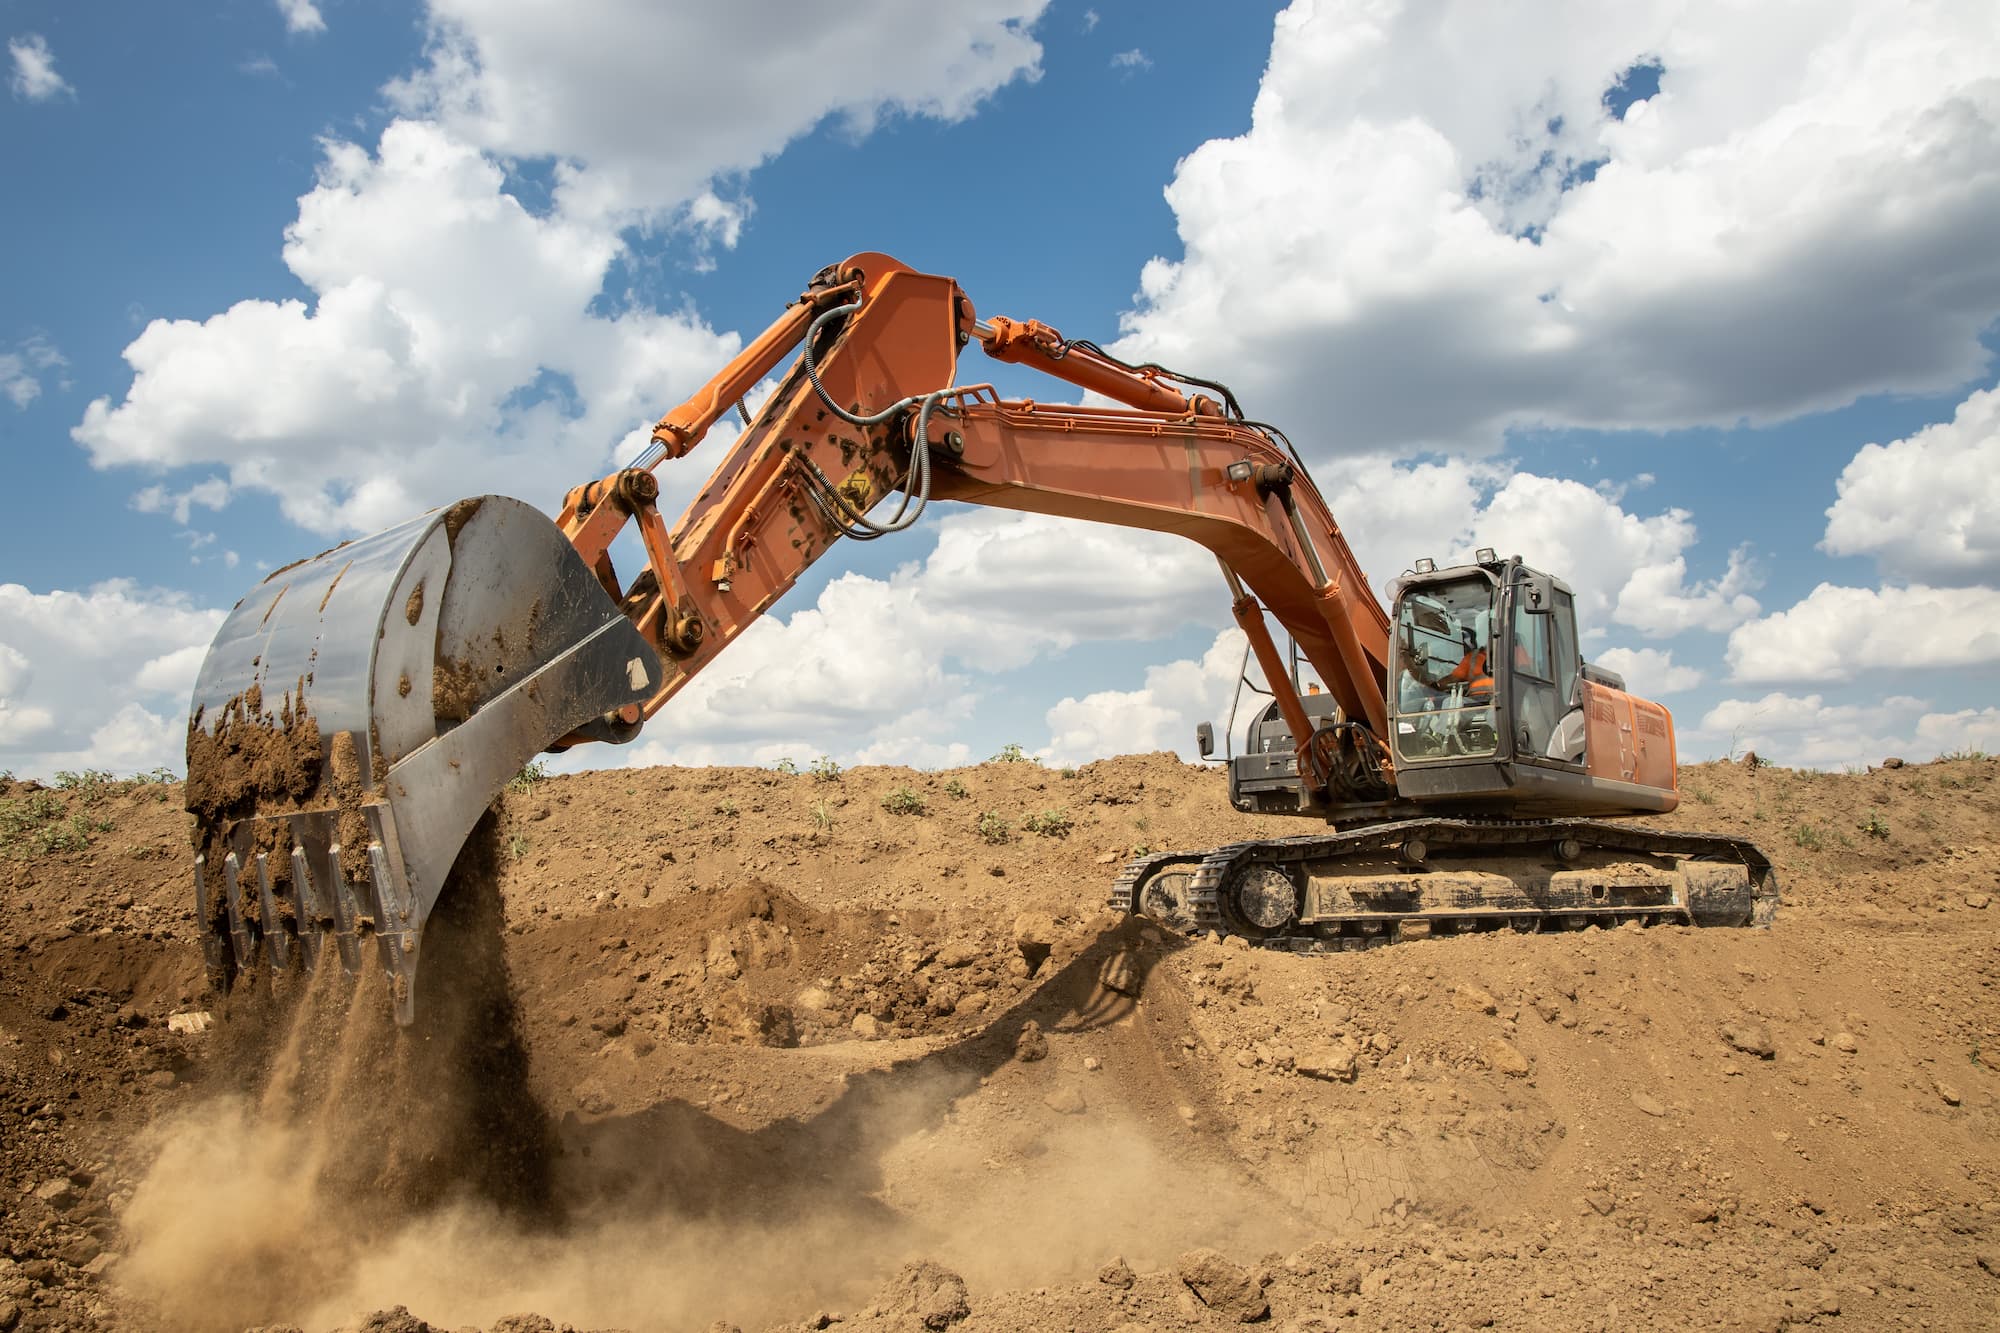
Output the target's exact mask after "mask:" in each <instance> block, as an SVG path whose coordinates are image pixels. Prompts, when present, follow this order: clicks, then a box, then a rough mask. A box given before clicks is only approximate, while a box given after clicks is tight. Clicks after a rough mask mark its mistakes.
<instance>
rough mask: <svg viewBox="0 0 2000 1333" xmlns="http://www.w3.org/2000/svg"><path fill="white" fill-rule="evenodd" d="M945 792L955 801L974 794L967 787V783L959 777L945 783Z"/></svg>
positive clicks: (968, 797)
mask: <svg viewBox="0 0 2000 1333" xmlns="http://www.w3.org/2000/svg"><path fill="white" fill-rule="evenodd" d="M944 794H945V795H946V796H949V797H951V799H952V800H954V801H963V800H968V799H970V798H971V796H972V793H971V792H969V791H967V790H966V789H965V784H964V783H963V782H960V781H959V780H958V779H957V778H953V779H952V780H951V781H950V782H947V783H945V784H944Z"/></svg>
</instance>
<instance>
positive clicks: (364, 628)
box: [187, 495, 661, 1023]
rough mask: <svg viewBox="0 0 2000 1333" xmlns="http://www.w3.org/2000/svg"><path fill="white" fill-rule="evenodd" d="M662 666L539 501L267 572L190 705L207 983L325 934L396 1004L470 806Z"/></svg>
mask: <svg viewBox="0 0 2000 1333" xmlns="http://www.w3.org/2000/svg"><path fill="white" fill-rule="evenodd" d="M660 674H661V672H660V662H659V658H658V656H657V655H656V654H655V653H654V651H653V649H652V648H651V647H650V646H648V645H647V643H646V642H645V640H644V639H643V638H641V636H640V635H639V632H638V631H637V630H636V629H634V628H633V626H632V624H631V622H629V621H628V620H627V619H626V618H625V617H624V616H623V615H622V614H620V612H619V610H618V608H617V606H616V605H614V604H613V603H612V601H611V599H610V597H608V596H607V595H606V593H605V591H604V589H603V587H602V586H601V585H600V584H599V583H598V581H597V579H596V578H595V577H594V576H593V575H592V573H591V572H590V570H589V569H588V568H587V567H586V566H585V565H584V563H583V561H582V559H581V558H580V557H579V556H578V555H577V553H576V551H575V549H574V548H573V547H572V546H571V545H570V544H569V542H568V541H567V540H566V539H565V538H564V536H563V534H562V532H561V531H560V530H559V529H558V528H557V527H556V526H555V524H553V523H551V522H550V521H549V520H548V518H546V517H545V516H544V515H543V514H542V513H541V512H540V511H538V510H536V509H534V508H533V507H531V506H529V505H526V504H523V503H521V502H520V501H518V500H510V499H507V498H505V497H504V496H496V495H488V496H482V497H479V498H476V499H470V500H463V501H461V502H459V503H458V504H455V505H453V506H451V507H450V508H449V509H443V510H435V511H433V512H431V513H428V514H425V515H424V516H422V517H421V518H415V519H412V520H410V521H409V522H407V523H403V524H401V525H399V526H397V527H394V528H390V529H389V530H387V531H386V532H380V533H377V534H375V535H374V536H372V537H366V538H363V539H361V540H359V541H354V542H348V543H346V544H344V545H341V546H338V547H335V548H334V549H333V550H331V551H328V552H326V553H325V554H324V555H320V556H317V557H315V558H313V559H311V560H307V561H303V562H301V563H299V564H296V565H291V566H288V567H286V568H284V569H281V570H278V571H277V572H276V573H274V574H272V575H271V576H270V577H269V578H267V579H265V580H264V582H263V583H261V584H259V585H258V586H257V588H256V589H255V591H253V592H252V593H251V594H250V595H249V596H248V597H245V598H244V599H243V600H242V601H241V602H239V603H237V605H236V609H235V610H234V611H232V612H231V613H230V616H229V618H228V619H227V620H226V621H224V622H223V625H222V629H221V631H220V632H219V633H218V634H217V635H216V637H215V642H214V643H213V644H212V645H211V646H210V647H209V650H208V657H207V659H206V660H205V661H204V662H203V663H202V668H201V675H200V677H199V679H198V680H197V682H196V684H195V691H194V702H193V710H192V713H191V714H190V716H189V719H188V780H187V803H188V809H189V810H190V811H191V812H192V813H193V814H194V816H195V822H196V829H195V853H196V855H195V863H194V890H195V910H196V913H197V917H198V920H199V921H200V923H201V927H202V930H203V932H204V934H203V949H204V953H205V957H206V961H207V965H208V972H209V977H210V980H211V982H212V983H213V984H214V985H215V986H216V988H217V989H218V990H225V989H227V988H228V987H229V986H231V985H232V984H233V983H234V982H235V981H236V980H237V978H238V977H239V976H240V975H242V974H244V973H247V972H250V971H251V970H253V969H256V968H259V967H262V966H269V967H270V968H271V969H273V970H283V969H286V968H289V967H295V966H303V967H305V968H307V969H310V968H313V967H315V966H326V965H329V963H330V962H333V961H336V960H335V959H329V957H328V955H329V953H331V954H333V955H337V962H338V963H339V965H340V966H342V967H344V968H346V969H347V970H348V971H350V972H358V971H359V970H360V968H361V965H362V962H363V957H364V952H363V951H364V950H367V949H370V948H374V949H377V950H379V951H380V956H381V962H382V964H383V970H384V973H385V974H386V976H387V977H388V978H389V981H390V984H391V987H392V992H393V996H394V1001H395V1007H396V1015H397V1018H398V1020H399V1021H401V1022H404V1023H408V1022H409V1021H410V1019H411V1017H412V1016H413V1015H414V1013H415V1004H416V974H417V962H418V958H419V954H420V948H421V945H422V941H423V930H424V921H425V919H426V918H427V917H428V916H429V914H430V911H431V908H432V906H433V904H435V903H436V901H437V898H438V894H439V892H440V891H441V890H442V889H443V887H444V884H445V879H446V877H447V876H448V875H449V873H450V871H451V867H452V862H453V861H454V860H455V859H456V858H457V855H458V852H459V848H460V847H461V845H462V844H463V843H464V842H465V839H466V837H467V835H468V834H469V833H470V832H471V831H472V827H473V825H474V824H475V823H476V822H477V821H478V819H479V815H480V812H481V811H482V810H484V809H485V807H486V806H487V804H488V803H489V802H490V801H491V800H492V799H493V797H494V796H495V795H497V794H498V793H499V792H500V790H501V789H502V788H503V787H504V786H505V785H506V784H507V782H508V781H510V780H511V779H512V778H513V777H514V776H515V775H516V774H518V773H519V772H520V770H521V768H522V766H523V765H525V764H526V763H527V762H528V761H529V760H530V759H531V758H533V757H534V756H535V755H536V754H538V753H540V752H541V751H543V750H545V749H547V748H548V747H549V746H550V745H552V744H554V743H556V742H558V741H560V740H563V739H564V738H566V737H572V736H574V735H577V734H579V733H580V734H582V735H584V736H588V737H591V738H593V739H601V740H610V741H619V740H628V739H630V738H631V736H632V735H634V734H636V733H637V731H638V712H637V710H636V708H634V707H633V705H636V704H638V703H639V702H640V701H641V700H643V699H645V698H646V697H647V696H648V695H650V694H651V693H652V692H653V691H654V690H655V689H656V688H657V687H658V685H659V681H660ZM621 710H622V711H621Z"/></svg>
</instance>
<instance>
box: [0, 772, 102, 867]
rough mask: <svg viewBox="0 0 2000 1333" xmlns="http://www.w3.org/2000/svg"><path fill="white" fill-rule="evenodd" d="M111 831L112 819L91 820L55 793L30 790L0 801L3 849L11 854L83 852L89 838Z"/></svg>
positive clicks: (0, 840) (15, 855)
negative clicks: (74, 809)
mask: <svg viewBox="0 0 2000 1333" xmlns="http://www.w3.org/2000/svg"><path fill="white" fill-rule="evenodd" d="M69 790H87V789H86V788H77V787H72V788H70V789H69ZM85 799H86V801H87V800H88V799H89V798H88V797H86V798H85ZM110 831H111V824H110V821H108V820H103V819H92V818H90V817H89V816H88V815H85V814H83V813H82V812H80V811H73V810H71V809H70V808H69V803H68V802H67V801H65V800H64V799H63V798H62V797H60V796H57V795H56V794H55V793H54V792H49V791H38V792H31V793H29V794H28V795H27V796H24V797H21V798H20V799H18V800H12V801H0V852H4V853H6V854H7V855H8V856H12V857H16V858H21V857H30V856H46V855H48V854H49V853H51V852H80V851H82V850H83V849H84V848H86V847H88V846H90V840H91V839H92V838H93V837H95V836H96V835H97V834H99V833H109V832H110Z"/></svg>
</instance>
